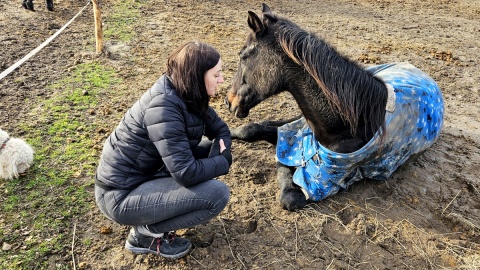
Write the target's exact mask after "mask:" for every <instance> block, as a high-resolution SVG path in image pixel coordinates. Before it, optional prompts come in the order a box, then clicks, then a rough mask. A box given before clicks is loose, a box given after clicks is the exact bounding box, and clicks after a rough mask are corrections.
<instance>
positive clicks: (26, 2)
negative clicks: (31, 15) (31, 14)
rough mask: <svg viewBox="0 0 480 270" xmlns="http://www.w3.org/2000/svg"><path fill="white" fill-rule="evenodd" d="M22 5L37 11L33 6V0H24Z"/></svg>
mask: <svg viewBox="0 0 480 270" xmlns="http://www.w3.org/2000/svg"><path fill="white" fill-rule="evenodd" d="M22 6H23V7H24V8H25V9H28V10H31V11H35V9H34V8H33V0H23V2H22Z"/></svg>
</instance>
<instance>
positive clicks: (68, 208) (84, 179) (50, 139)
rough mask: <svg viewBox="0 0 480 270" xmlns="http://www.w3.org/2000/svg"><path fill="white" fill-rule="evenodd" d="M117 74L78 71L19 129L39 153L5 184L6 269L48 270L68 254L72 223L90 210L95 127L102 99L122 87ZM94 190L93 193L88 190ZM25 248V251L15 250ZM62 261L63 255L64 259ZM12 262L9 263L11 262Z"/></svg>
mask: <svg viewBox="0 0 480 270" xmlns="http://www.w3.org/2000/svg"><path fill="white" fill-rule="evenodd" d="M120 82H121V80H120V79H119V78H118V77H117V76H116V74H115V72H114V70H113V69H112V68H109V67H105V66H102V65H101V64H99V63H96V62H92V63H84V64H80V65H78V66H77V67H76V68H75V69H74V70H73V71H72V73H71V74H69V75H68V76H65V77H64V78H63V79H62V80H60V81H57V82H56V83H55V84H52V85H51V86H50V88H51V90H52V92H53V93H55V94H54V95H53V96H52V97H51V98H50V99H46V100H40V101H39V102H38V106H37V107H36V108H34V109H33V110H32V113H31V114H32V115H34V117H29V118H32V119H35V120H34V121H25V122H22V123H19V126H20V127H21V128H23V129H24V130H25V131H26V133H28V134H29V135H28V138H29V139H28V140H27V141H28V143H29V144H30V145H32V147H33V148H34V150H35V159H34V165H33V166H32V168H31V169H30V171H29V174H28V175H27V176H26V177H23V178H21V179H16V180H13V181H9V182H7V183H5V186H4V189H5V190H4V196H5V199H4V200H3V202H4V203H3V212H4V213H6V217H5V220H4V221H3V222H4V223H5V224H4V226H3V229H2V231H1V237H2V242H5V243H10V244H11V245H12V246H14V247H15V248H14V249H12V250H11V251H8V250H7V251H2V254H1V256H0V268H1V269H16V268H18V269H43V268H47V264H46V258H47V257H48V256H49V255H50V254H63V256H64V254H65V252H67V250H66V249H65V247H64V245H63V244H62V243H68V242H69V241H70V239H68V238H70V237H71V236H69V235H71V228H72V224H71V223H72V220H74V219H75V218H76V217H78V216H81V215H84V214H85V213H86V211H88V210H89V209H90V205H91V202H92V200H93V198H92V192H91V187H92V185H93V176H94V173H95V167H96V166H95V164H96V163H97V161H98V157H99V153H98V151H97V150H95V149H94V147H93V146H94V145H95V144H96V143H97V141H96V140H95V136H94V134H95V133H96V129H97V123H96V122H95V121H92V115H91V111H92V110H93V111H95V110H96V107H97V105H98V102H99V100H100V99H101V98H102V95H103V94H102V93H104V92H106V91H108V89H109V88H110V87H112V85H115V84H118V83H120ZM89 188H90V190H88V189H89ZM15 244H16V245H18V244H21V245H22V246H20V247H18V246H15ZM61 256H62V255H61ZM7 258H8V259H7Z"/></svg>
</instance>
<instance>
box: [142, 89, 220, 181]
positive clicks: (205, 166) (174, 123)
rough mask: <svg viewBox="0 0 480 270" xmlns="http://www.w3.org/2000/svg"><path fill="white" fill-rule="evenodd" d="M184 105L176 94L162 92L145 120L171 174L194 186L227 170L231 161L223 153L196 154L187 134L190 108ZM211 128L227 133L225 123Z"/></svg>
mask: <svg viewBox="0 0 480 270" xmlns="http://www.w3.org/2000/svg"><path fill="white" fill-rule="evenodd" d="M184 106H185V105H184V103H183V102H182V101H181V99H180V97H178V96H176V95H169V96H162V95H160V96H158V97H155V98H154V99H153V100H152V102H151V103H150V105H149V107H148V108H147V109H146V111H145V118H144V121H145V125H146V127H147V130H148V136H149V137H150V139H151V140H152V142H153V143H154V145H155V147H156V148H157V150H158V152H159V153H160V156H161V157H162V160H163V162H164V164H165V166H166V168H167V169H168V171H169V172H170V173H171V175H172V177H173V178H174V179H175V180H176V181H177V182H179V183H180V184H181V185H183V186H192V185H195V184H198V183H201V182H204V181H206V180H209V179H213V178H215V177H218V176H220V175H224V174H226V173H228V169H229V165H228V162H227V160H226V159H225V158H224V157H222V156H216V157H212V158H205V159H195V158H194V156H193V154H192V151H191V148H190V143H189V137H188V134H187V128H188V127H187V119H186V118H185V117H186V116H185V114H186V113H188V112H187V111H186V108H185V107H184ZM216 122H218V120H217V121H216ZM217 125H218V124H217ZM225 126H226V125H225ZM211 128H212V130H213V129H214V128H220V129H221V130H222V131H221V133H226V131H225V130H224V129H225V128H223V127H222V125H218V126H217V127H214V126H211ZM227 131H228V128H227ZM212 133H213V134H218V132H213V131H212ZM222 136H226V135H222ZM228 136H229V135H228Z"/></svg>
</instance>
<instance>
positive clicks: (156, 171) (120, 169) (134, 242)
mask: <svg viewBox="0 0 480 270" xmlns="http://www.w3.org/2000/svg"><path fill="white" fill-rule="evenodd" d="M223 81H224V80H223V75H222V60H221V59H220V54H219V53H218V51H217V50H216V49H215V48H213V47H212V46H210V45H208V44H205V43H201V42H188V43H186V44H184V45H182V46H180V47H179V48H177V49H176V50H175V51H173V53H172V54H171V55H170V57H169V58H168V61H167V70H166V72H165V74H163V75H162V76H161V77H160V79H159V80H158V81H157V82H156V83H155V84H154V85H153V87H152V88H150V89H149V90H148V91H147V92H146V93H144V94H143V96H142V97H141V98H140V99H139V100H138V101H137V102H136V103H135V104H134V105H133V106H132V107H131V108H130V109H129V110H128V111H127V113H126V114H125V115H124V116H123V118H122V120H121V121H120V124H119V125H118V127H117V128H116V129H115V131H114V132H113V133H112V134H111V135H110V136H109V138H108V139H107V140H106V142H105V145H104V148H103V152H102V156H101V159H100V164H99V166H98V169H97V174H96V178H95V197H96V203H97V205H98V207H99V208H100V210H101V211H102V213H103V214H104V215H105V216H107V217H108V218H109V219H112V220H114V221H115V222H117V223H119V224H123V225H129V226H132V229H131V230H130V233H129V235H128V237H127V241H126V243H125V248H126V249H128V250H130V251H132V252H134V253H157V254H159V255H161V256H163V257H168V258H180V257H183V256H185V255H186V254H188V252H189V251H190V249H191V247H192V244H191V242H190V241H189V240H188V239H184V238H180V237H176V236H175V234H174V231H175V230H178V229H181V228H188V227H192V226H195V225H198V224H201V223H204V222H207V221H208V220H210V219H212V218H214V217H216V216H217V215H218V214H219V213H220V212H221V211H222V210H223V209H224V208H225V206H226V205H227V202H228V200H229V194H230V193H229V188H228V187H227V185H225V184H224V183H223V182H220V181H218V180H215V179H214V178H215V177H218V176H220V175H225V174H227V173H228V170H229V167H230V165H231V163H232V155H231V152H230V146H231V138H230V131H229V129H228V126H227V125H226V124H225V122H224V121H223V120H222V119H220V117H219V116H218V115H217V113H216V112H215V111H214V110H213V109H212V108H211V107H210V106H209V98H210V97H212V96H214V95H215V91H216V90H217V86H218V85H219V84H220V83H222V82H223Z"/></svg>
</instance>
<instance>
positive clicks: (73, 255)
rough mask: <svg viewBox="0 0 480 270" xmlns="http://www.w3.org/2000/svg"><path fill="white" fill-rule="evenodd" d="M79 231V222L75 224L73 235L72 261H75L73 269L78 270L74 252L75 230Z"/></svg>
mask: <svg viewBox="0 0 480 270" xmlns="http://www.w3.org/2000/svg"><path fill="white" fill-rule="evenodd" d="M76 231H77V223H74V224H73V237H72V262H73V269H74V270H76V269H77V266H76V264H75V254H74V252H73V250H74V248H75V232H76Z"/></svg>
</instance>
